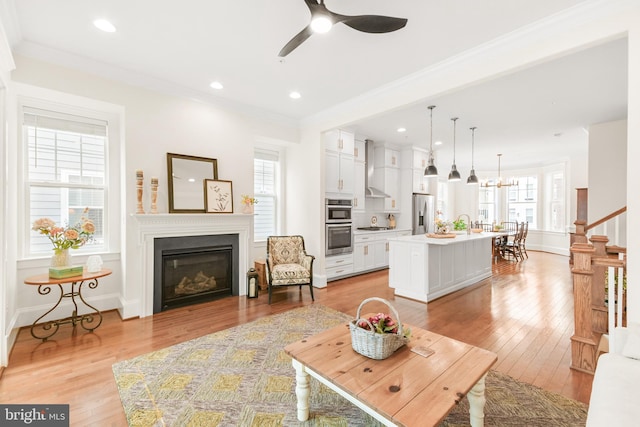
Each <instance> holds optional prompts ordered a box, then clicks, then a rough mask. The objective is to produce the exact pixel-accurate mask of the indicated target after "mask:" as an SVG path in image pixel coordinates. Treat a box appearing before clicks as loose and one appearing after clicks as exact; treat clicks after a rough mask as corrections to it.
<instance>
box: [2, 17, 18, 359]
mask: <svg viewBox="0 0 640 427" xmlns="http://www.w3.org/2000/svg"><path fill="white" fill-rule="evenodd" d="M14 68H15V63H14V62H13V57H12V55H11V51H10V49H9V43H8V42H7V37H6V34H5V32H4V28H2V26H1V25H0V212H1V213H0V366H6V365H7V362H8V360H9V349H10V348H11V346H12V343H13V341H12V338H11V331H10V329H9V328H8V327H7V323H8V322H7V316H6V315H5V314H6V313H7V312H8V308H9V307H10V306H11V303H12V300H11V296H10V295H9V292H8V290H7V284H8V283H11V282H12V281H13V280H14V278H15V271H14V269H10V268H8V267H9V263H8V254H9V253H10V252H11V246H10V245H9V241H8V239H7V237H6V232H5V231H6V230H8V229H9V228H10V227H11V224H12V222H11V221H12V219H14V216H13V215H11V214H10V212H9V203H8V200H9V193H10V191H15V190H13V188H12V187H15V186H10V185H9V180H7V168H8V153H9V144H8V143H7V120H8V114H7V95H6V94H7V91H8V88H9V86H10V84H11V76H10V72H11V70H13V69H14Z"/></svg>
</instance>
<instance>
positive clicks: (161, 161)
mask: <svg viewBox="0 0 640 427" xmlns="http://www.w3.org/2000/svg"><path fill="white" fill-rule="evenodd" d="M15 60H16V64H17V67H16V70H15V71H14V73H13V75H12V79H13V81H14V82H17V83H24V84H28V85H33V86H37V87H42V88H47V89H50V90H53V91H58V92H61V93H64V94H70V95H76V96H82V97H86V98H89V99H94V100H97V101H101V102H107V103H111V104H114V105H119V106H122V108H123V109H124V111H125V117H126V118H125V123H124V133H123V134H124V144H123V150H122V156H121V158H120V159H119V160H120V163H121V164H120V168H121V181H122V186H121V188H114V189H111V190H110V191H114V192H116V193H117V194H118V195H119V198H120V203H121V206H122V209H121V212H120V213H119V215H120V223H121V236H122V244H121V245H120V247H114V248H111V253H109V254H103V255H104V256H103V258H104V259H105V261H107V262H106V263H105V266H106V267H109V268H112V269H113V270H114V274H113V275H112V276H109V277H107V278H105V279H104V280H102V281H101V282H100V286H99V287H98V288H97V289H95V290H93V291H92V293H91V295H87V296H88V299H89V302H90V303H91V302H95V303H96V305H97V307H98V308H99V309H112V308H120V309H121V313H122V315H123V316H124V317H125V318H128V317H133V316H137V315H138V314H139V304H140V302H139V297H140V290H139V287H138V286H137V284H136V283H134V281H133V280H132V277H135V276H134V275H133V274H132V272H134V271H135V269H136V268H138V266H139V264H140V260H138V259H137V257H136V252H135V251H134V249H135V248H136V246H137V242H135V241H133V240H132V238H131V236H132V231H133V226H134V225H133V222H132V220H131V218H130V217H129V215H130V214H132V213H134V212H135V210H136V202H137V200H136V179H135V171H136V170H137V169H141V170H143V172H144V177H145V197H144V206H145V209H146V210H147V211H148V210H149V207H150V197H149V190H148V189H149V179H150V178H151V177H152V176H154V177H158V178H159V183H160V185H159V189H158V210H159V212H161V213H163V212H167V211H168V197H167V161H166V153H167V152H172V153H178V154H187V155H194V156H202V157H210V158H216V159H217V160H218V178H219V179H225V180H231V181H232V182H233V196H234V197H233V198H234V201H233V203H234V210H235V211H239V209H240V207H241V204H240V195H241V194H253V150H254V146H256V145H262V144H263V141H269V142H271V143H273V142H279V143H283V144H288V145H289V146H292V147H295V146H296V145H297V144H298V130H297V128H296V127H294V126H290V125H289V124H282V123H275V122H272V121H268V120H266V119H262V118H255V117H250V116H249V115H246V114H243V113H242V112H238V111H232V110H230V109H229V108H221V107H218V106H216V105H212V104H211V103H204V102H199V101H195V100H190V99H186V98H180V97H175V96H171V95H167V94H162V93H158V92H153V91H149V90H146V89H141V88H137V87H132V86H129V85H125V84H121V83H118V82H115V81H110V80H107V79H104V78H101V77H96V76H94V75H90V74H88V73H85V72H82V71H76V70H71V69H67V68H64V67H61V66H57V65H53V64H50V63H45V62H42V61H37V60H34V59H31V58H26V57H20V56H16V58H15ZM12 126H13V127H14V129H17V123H16V122H15V118H14V122H13V123H12ZM16 132H17V131H14V136H13V138H12V139H11V140H10V141H9V143H10V144H12V145H13V148H14V150H13V153H12V156H13V158H12V159H10V161H9V164H10V168H11V169H13V170H12V171H10V174H13V176H16V172H15V165H16V162H17V154H16V152H15V151H16V150H15V146H16V144H17V139H16V137H15V134H16ZM22 206H23V205H22V203H21V201H20V200H18V203H15V204H11V207H12V208H13V209H14V212H13V213H12V214H13V215H16V216H22V215H23V213H22ZM46 263H47V260H45V259H40V260H16V263H14V266H13V270H14V271H15V270H16V269H17V270H18V272H19V273H18V276H19V277H17V278H16V281H15V283H18V284H17V285H13V286H15V289H14V293H15V297H16V298H15V301H16V305H15V306H13V307H9V309H8V312H7V313H6V316H7V318H9V319H12V320H11V323H12V327H17V326H22V325H25V324H29V323H30V322H31V321H33V320H34V319H35V317H34V316H36V315H37V314H38V313H40V314H41V313H42V312H43V307H44V306H46V304H47V303H49V301H48V300H47V298H45V297H43V296H41V295H38V294H37V292H36V289H35V288H34V287H28V286H25V285H22V279H23V278H24V277H27V276H30V275H33V274H38V273H41V272H42V270H43V268H44V267H45V266H46ZM9 268H12V267H11V265H10V266H9ZM92 298H93V301H92ZM118 300H119V301H118ZM114 301H116V302H114ZM114 304H117V306H114Z"/></svg>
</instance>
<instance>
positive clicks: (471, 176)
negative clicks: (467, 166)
mask: <svg viewBox="0 0 640 427" xmlns="http://www.w3.org/2000/svg"><path fill="white" fill-rule="evenodd" d="M469 129H471V173H470V174H469V178H467V184H470V185H471V184H477V183H478V177H477V176H476V170H475V169H474V167H473V149H474V145H475V135H476V127H475V126H474V127H472V128H469Z"/></svg>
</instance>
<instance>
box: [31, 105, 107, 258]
mask: <svg viewBox="0 0 640 427" xmlns="http://www.w3.org/2000/svg"><path fill="white" fill-rule="evenodd" d="M107 129H108V126H107V122H106V121H104V120H98V119H93V118H89V117H81V116H75V115H71V114H66V113H61V112H57V111H48V110H43V109H36V108H32V107H27V106H25V107H23V126H22V131H23V145H24V147H23V148H24V151H23V152H24V153H25V156H24V158H25V162H24V163H25V165H24V167H25V175H24V176H25V181H26V182H25V183H26V193H27V194H26V196H25V203H26V212H28V213H29V219H30V224H32V223H33V221H35V220H36V219H38V218H43V217H47V218H51V219H52V220H54V221H55V222H56V224H58V225H61V226H64V225H67V224H76V223H77V222H79V220H80V217H81V215H82V214H83V211H84V210H85V208H88V209H89V210H88V214H87V215H88V217H89V219H91V220H92V221H93V222H94V224H95V226H96V232H95V234H94V239H93V241H91V242H89V243H87V244H86V245H84V246H83V247H82V248H80V249H79V251H83V252H94V251H97V250H102V249H105V205H106V203H105V200H106V192H107V182H108V180H107V173H106V170H107V169H106V166H107V162H106V159H107V145H108V144H107ZM51 249H52V245H51V242H49V239H48V238H47V237H46V236H44V235H40V234H36V233H34V232H30V234H29V240H28V244H27V253H28V254H30V255H37V254H42V253H48V254H50V253H51Z"/></svg>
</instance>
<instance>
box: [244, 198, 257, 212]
mask: <svg viewBox="0 0 640 427" xmlns="http://www.w3.org/2000/svg"><path fill="white" fill-rule="evenodd" d="M256 203H258V200H257V199H256V198H255V197H251V196H249V195H247V194H243V195H242V213H245V214H252V213H253V205H255V204H256Z"/></svg>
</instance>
